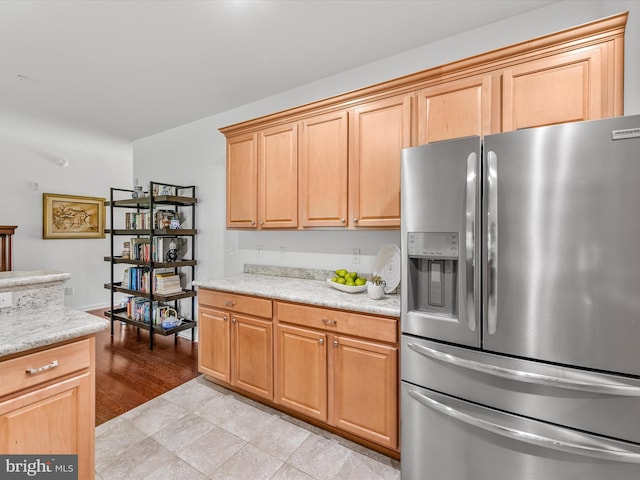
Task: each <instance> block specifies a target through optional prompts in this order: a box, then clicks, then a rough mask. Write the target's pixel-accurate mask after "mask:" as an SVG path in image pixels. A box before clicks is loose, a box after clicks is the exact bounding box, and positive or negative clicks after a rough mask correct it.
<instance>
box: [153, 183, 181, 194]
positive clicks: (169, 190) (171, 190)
mask: <svg viewBox="0 0 640 480" xmlns="http://www.w3.org/2000/svg"><path fill="white" fill-rule="evenodd" d="M153 189H154V192H153V194H154V195H157V196H168V197H172V196H175V195H176V187H174V186H173V185H162V184H158V183H156V184H154V186H153Z"/></svg>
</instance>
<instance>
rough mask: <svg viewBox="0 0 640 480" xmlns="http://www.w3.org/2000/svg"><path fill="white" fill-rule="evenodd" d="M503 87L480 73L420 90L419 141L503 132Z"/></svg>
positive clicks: (434, 140) (418, 97)
mask: <svg viewBox="0 0 640 480" xmlns="http://www.w3.org/2000/svg"><path fill="white" fill-rule="evenodd" d="M499 88H500V83H499V80H498V79H494V78H492V76H491V75H480V76H475V77H471V78H465V79H462V80H457V81H451V82H446V83H444V84H441V85H434V86H432V87H427V88H423V89H421V90H418V92H417V93H416V97H417V100H418V144H419V145H422V144H424V143H429V142H436V141H439V140H447V139H451V138H460V137H467V136H470V135H481V136H482V135H488V134H490V133H496V132H499V131H500V117H499V115H500V90H499Z"/></svg>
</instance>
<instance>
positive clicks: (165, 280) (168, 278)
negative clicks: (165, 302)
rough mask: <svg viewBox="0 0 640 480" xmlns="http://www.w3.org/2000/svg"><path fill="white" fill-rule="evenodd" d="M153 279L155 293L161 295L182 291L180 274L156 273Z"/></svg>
mask: <svg viewBox="0 0 640 480" xmlns="http://www.w3.org/2000/svg"><path fill="white" fill-rule="evenodd" d="M154 280H155V293H159V294H161V295H168V294H172V293H180V292H182V287H181V286H180V276H179V275H177V274H175V273H156V274H155V276H154Z"/></svg>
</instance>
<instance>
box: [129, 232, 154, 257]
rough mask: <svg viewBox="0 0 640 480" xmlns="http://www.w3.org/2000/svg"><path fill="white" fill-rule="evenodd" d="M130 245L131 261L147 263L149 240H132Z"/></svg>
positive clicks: (149, 247)
mask: <svg viewBox="0 0 640 480" xmlns="http://www.w3.org/2000/svg"><path fill="white" fill-rule="evenodd" d="M129 243H130V245H131V246H130V254H129V255H130V257H131V258H132V259H133V260H141V261H145V262H148V261H149V257H150V255H149V251H150V249H151V240H149V239H148V238H132V239H131V241H130V242H129Z"/></svg>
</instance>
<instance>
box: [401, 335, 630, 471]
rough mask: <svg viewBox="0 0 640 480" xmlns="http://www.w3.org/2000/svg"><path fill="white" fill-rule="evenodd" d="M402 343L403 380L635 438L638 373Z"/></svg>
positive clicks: (423, 342) (410, 341)
mask: <svg viewBox="0 0 640 480" xmlns="http://www.w3.org/2000/svg"><path fill="white" fill-rule="evenodd" d="M401 343H402V366H401V368H402V379H403V380H405V381H407V382H410V383H413V384H415V385H421V386H426V387H429V388H431V389H433V390H436V391H439V392H443V393H446V394H449V395H453V396H456V397H459V398H465V399H467V400H470V401H473V402H477V403H480V404H484V405H491V406H493V407H495V408H499V409H501V410H504V411H508V412H512V413H515V414H519V415H524V416H528V417H532V418H538V419H541V420H544V421H547V422H552V423H556V424H561V425H567V426H569V427H572V428H576V429H580V430H584V431H588V432H593V433H597V434H600V435H606V436H610V437H613V438H619V439H623V440H627V441H630V442H635V443H638V444H640V381H639V380H638V379H634V378H628V377H623V376H616V375H606V374H600V373H595V372H588V371H584V370H578V369H572V368H564V367H559V366H554V365H549V364H546V363H541V362H533V361H528V360H522V359H517V358H512V357H506V356H503V355H496V354H491V353H484V352H480V351H478V350H472V349H468V348H463V347H455V346H452V345H447V344H443V343H438V342H432V341H428V340H425V339H422V338H417V337H412V336H409V335H406V334H405V335H402V340H401ZM405 418H406V413H405ZM638 478H640V477H638Z"/></svg>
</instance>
